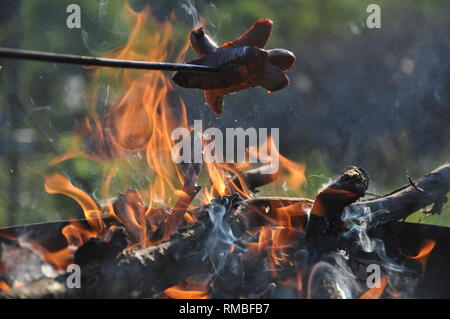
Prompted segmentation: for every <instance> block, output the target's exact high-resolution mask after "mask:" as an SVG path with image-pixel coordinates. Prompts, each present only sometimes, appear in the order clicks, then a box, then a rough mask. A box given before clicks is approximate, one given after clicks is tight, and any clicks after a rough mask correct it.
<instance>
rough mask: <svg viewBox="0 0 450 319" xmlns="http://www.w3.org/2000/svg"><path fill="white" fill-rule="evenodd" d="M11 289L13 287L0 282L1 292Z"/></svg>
mask: <svg viewBox="0 0 450 319" xmlns="http://www.w3.org/2000/svg"><path fill="white" fill-rule="evenodd" d="M10 289H11V287H10V286H9V285H8V284H7V283H6V282H4V281H3V280H0V291H8V290H10Z"/></svg>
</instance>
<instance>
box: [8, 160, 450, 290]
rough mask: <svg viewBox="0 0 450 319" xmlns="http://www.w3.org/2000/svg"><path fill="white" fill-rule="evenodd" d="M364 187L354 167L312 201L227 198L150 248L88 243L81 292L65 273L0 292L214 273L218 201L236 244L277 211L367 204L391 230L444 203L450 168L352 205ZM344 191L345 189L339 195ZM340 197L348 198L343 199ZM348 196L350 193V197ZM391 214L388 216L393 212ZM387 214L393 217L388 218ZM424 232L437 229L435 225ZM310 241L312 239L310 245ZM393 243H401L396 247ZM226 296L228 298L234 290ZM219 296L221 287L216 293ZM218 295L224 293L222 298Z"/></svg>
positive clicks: (324, 211) (101, 286) (168, 281)
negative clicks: (211, 253)
mask: <svg viewBox="0 0 450 319" xmlns="http://www.w3.org/2000/svg"><path fill="white" fill-rule="evenodd" d="M367 185H368V178H367V175H366V174H365V173H364V172H363V171H362V170H360V169H358V168H355V167H351V168H349V169H346V170H345V171H344V174H343V175H342V176H341V177H340V178H338V179H337V180H336V181H335V182H334V183H333V184H331V185H330V186H328V187H327V188H325V190H323V191H322V192H320V193H319V195H318V196H317V199H316V201H314V202H313V201H311V200H308V199H302V198H276V197H275V198H274V197H265V198H264V197H261V198H253V199H247V200H239V199H237V200H236V197H233V196H232V197H230V198H224V199H223V200H221V201H219V202H217V203H216V204H214V203H213V204H211V205H212V206H211V205H207V206H203V207H200V208H198V209H196V214H197V216H200V217H199V220H198V222H197V223H196V224H194V225H192V226H186V227H184V228H182V229H180V230H179V231H177V232H175V234H174V235H173V236H172V237H171V238H170V240H168V241H165V242H163V243H161V244H158V245H156V246H151V247H147V248H140V249H134V250H124V248H125V247H126V246H127V245H126V240H125V239H126V238H127V236H126V233H125V232H124V231H123V230H121V228H119V229H118V230H116V231H115V232H114V234H113V236H112V238H111V240H110V241H109V242H106V243H105V242H102V241H101V240H100V239H98V238H95V239H91V240H90V241H89V242H88V243H86V244H85V245H84V246H82V247H80V248H79V250H78V251H77V253H76V255H75V263H77V264H79V265H80V267H81V269H82V279H81V280H82V286H81V287H82V288H80V289H70V288H68V287H67V285H66V284H65V283H66V280H67V278H68V275H67V274H65V275H61V276H59V277H57V278H54V279H51V278H45V279H41V280H38V281H35V282H32V283H29V284H26V285H24V286H22V287H18V288H14V289H11V290H9V291H6V292H2V293H0V297H1V298H80V297H121V298H123V297H127V298H128V297H151V296H153V295H154V294H157V293H159V292H161V291H163V290H165V289H166V288H169V287H171V286H173V285H175V284H176V283H178V282H180V281H182V280H185V279H186V278H188V277H189V276H191V275H193V274H196V273H202V272H205V273H210V272H212V270H213V268H212V267H213V265H212V264H211V262H210V260H211V259H209V258H207V256H206V255H205V247H206V245H208V242H209V239H210V234H211V232H212V231H213V230H214V229H215V225H214V222H213V219H214V218H213V217H214V214H215V213H214V210H211V207H213V206H214V205H217V204H218V203H220V204H221V205H222V204H223V205H224V207H226V210H227V212H226V214H225V215H224V217H223V218H224V221H225V222H226V223H227V224H228V225H229V226H230V227H231V229H232V231H233V232H232V233H233V235H234V237H235V238H236V239H239V238H241V237H242V236H244V235H245V234H247V232H248V231H251V230H254V229H258V228H259V227H261V226H264V225H266V224H268V223H270V222H271V220H273V218H275V217H276V216H275V214H277V209H279V208H286V207H292V206H294V207H297V209H298V210H302V211H311V215H310V218H311V217H312V216H314V217H318V218H325V217H327V218H328V217H331V218H335V217H337V216H340V214H342V211H343V210H352V211H354V210H359V209H362V207H369V208H370V209H371V210H372V212H373V213H374V219H373V220H374V221H376V222H377V223H375V224H373V225H374V227H375V226H377V225H378V227H376V228H374V231H376V230H377V229H386V228H385V226H382V225H381V224H382V223H386V225H394V224H393V223H389V221H393V220H397V219H399V218H403V217H405V216H407V215H409V214H412V213H414V212H415V211H417V210H418V209H421V208H424V207H426V206H428V205H430V204H432V203H435V202H440V201H442V197H444V196H445V195H446V194H447V192H448V191H449V185H450V165H449V164H447V165H444V166H441V167H440V168H438V169H436V170H435V171H433V172H432V173H430V174H428V175H426V176H425V177H423V178H422V179H420V180H419V181H418V182H417V183H414V185H409V186H406V187H404V188H402V189H400V190H397V191H395V192H393V193H390V194H387V195H386V196H384V197H382V198H378V199H376V200H368V201H360V202H355V201H356V200H357V199H358V198H359V197H360V196H362V195H363V194H364V192H365V191H366V189H367ZM342 190H344V191H346V192H342ZM342 194H344V195H345V196H342ZM349 194H352V196H350V195H349ZM417 197H418V199H417ZM233 198H234V199H233ZM352 202H353V203H352ZM296 205H297V206H296ZM317 207H319V208H317ZM380 209H383V210H382V212H379V213H377V212H378V211H379V210H380ZM387 211H390V212H391V215H389V213H387ZM339 212H340V213H339ZM314 214H316V215H314ZM378 216H383V219H378V218H379V217H378ZM216 217H217V216H216ZM386 217H388V218H387V219H386ZM319 220H321V219H319ZM309 222H310V224H309V225H308V228H307V236H308V231H309V232H311V228H310V227H313V226H311V225H313V224H311V223H312V221H311V220H310V221H309ZM314 223H315V221H314ZM317 225H319V226H314V227H318V229H319V230H320V229H321V228H322V227H323V226H324V224H321V223H319V224H317ZM395 225H399V226H398V227H399V229H402V227H403V226H401V225H407V224H405V223H395ZM395 227H397V226H395ZM427 227H428V228H430V229H434V228H433V227H431V226H427ZM308 229H309V230H308ZM408 229H409V228H408ZM388 233H389V234H388V235H386V232H379V235H380V236H381V237H382V238H386V239H388V240H387V246H388V249H391V250H395V249H399V247H404V245H406V244H405V243H398V239H395V238H394V237H392V234H393V233H394V232H392V231H388ZM310 234H311V233H310ZM312 234H314V236H312V235H309V236H311V237H308V238H312V240H313V241H316V240H317V241H319V240H320V238H321V234H323V232H321V231H318V232H313V233H312ZM327 234H328V235H329V234H330V233H329V232H328V233H327ZM431 235H432V231H431ZM431 235H430V236H431ZM383 236H384V237H383ZM444 237H445V236H444ZM447 237H448V234H447ZM310 240H311V239H307V241H310ZM389 240H392V243H389ZM437 240H439V242H440V244H441V243H443V242H445V240H447V241H448V238H447V239H445V238H442V239H440V238H438V239H437ZM408 241H409V246H411V245H412V244H411V241H410V240H409V238H408V240H407V242H408ZM394 242H396V243H397V244H394ZM230 247H231V246H230ZM441 247H443V248H441V249H444V250H443V252H440V253H439V256H444V255H445V253H447V252H448V249H447V248H448V247H447V248H446V246H445V244H442V245H441ZM335 248H336V247H335ZM415 248H416V247H415ZM412 255H414V254H412ZM232 256H233V257H232V258H230V260H229V263H228V266H226V267H225V268H224V269H225V270H224V271H227V272H230V273H232V274H233V276H235V277H236V278H240V280H241V279H242V277H241V275H242V273H241V271H242V270H241V269H246V268H247V267H248V266H246V265H245V264H243V265H242V264H241V262H242V260H243V259H242V257H240V256H241V255H240V254H236V255H232ZM244 260H245V259H244ZM244 278H246V277H244ZM326 282H327V283H328V282H329V281H326ZM424 282H425V284H422V286H427V285H429V281H427V280H425V281H424ZM222 285H223V283H222V282H220V280H219V281H217V280H216V281H215V286H216V287H220V286H222ZM315 287H316V286H315ZM331 291H332V292H333V291H334V290H331ZM224 293H225V294H226V295H227V296H228V295H229V294H233V293H235V292H234V291H230V292H227V293H226V292H224ZM322 293H323V291H320V290H318V291H315V292H314V295H321V294H322ZM217 294H218V293H217V290H216V292H215V293H214V294H213V295H217ZM217 296H220V294H218V295H217Z"/></svg>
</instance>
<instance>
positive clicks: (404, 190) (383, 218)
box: [349, 164, 450, 226]
mask: <svg viewBox="0 0 450 319" xmlns="http://www.w3.org/2000/svg"><path fill="white" fill-rule="evenodd" d="M449 191H450V164H445V165H442V166H440V167H438V168H437V169H435V170H434V171H432V172H431V173H429V174H427V175H426V176H424V177H422V178H420V179H419V180H418V181H417V182H412V181H411V182H410V184H408V185H405V186H403V187H400V188H399V189H397V190H395V191H393V192H391V193H389V194H387V195H384V196H382V197H380V198H377V199H373V200H366V201H361V202H358V203H354V204H352V205H350V206H349V209H350V211H351V212H353V213H356V214H358V213H357V212H361V211H362V210H364V209H369V210H370V211H371V213H372V214H373V218H372V220H371V221H370V224H371V226H376V225H378V224H384V223H388V222H393V221H397V220H400V219H403V218H406V217H408V216H409V215H411V214H412V213H414V212H416V211H418V210H420V209H422V208H425V207H427V206H429V205H434V206H433V208H432V209H431V211H430V213H438V212H440V211H441V209H442V207H443V205H444V204H445V203H446V202H447V198H446V196H447V193H448V192H449Z"/></svg>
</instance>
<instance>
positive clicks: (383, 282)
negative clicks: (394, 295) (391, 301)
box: [359, 276, 388, 299]
mask: <svg viewBox="0 0 450 319" xmlns="http://www.w3.org/2000/svg"><path fill="white" fill-rule="evenodd" d="M387 283H388V278H387V276H382V277H381V279H380V287H372V288H370V289H369V290H367V291H366V292H365V293H363V294H362V295H361V296H360V297H359V299H380V297H381V295H382V294H383V292H384V290H385V289H386V286H387Z"/></svg>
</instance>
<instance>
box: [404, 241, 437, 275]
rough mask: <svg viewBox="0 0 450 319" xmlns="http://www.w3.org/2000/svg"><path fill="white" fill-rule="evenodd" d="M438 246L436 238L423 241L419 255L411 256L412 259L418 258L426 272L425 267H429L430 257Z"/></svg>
mask: <svg viewBox="0 0 450 319" xmlns="http://www.w3.org/2000/svg"><path fill="white" fill-rule="evenodd" d="M435 246H436V242H435V241H434V240H431V239H428V240H425V241H424V242H423V243H422V246H421V248H420V250H419V253H418V254H417V256H414V257H409V258H411V259H415V260H417V261H418V262H419V263H420V265H421V266H422V273H425V269H426V267H427V261H428V257H429V256H430V254H431V252H432V251H433V249H434V247H435Z"/></svg>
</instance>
